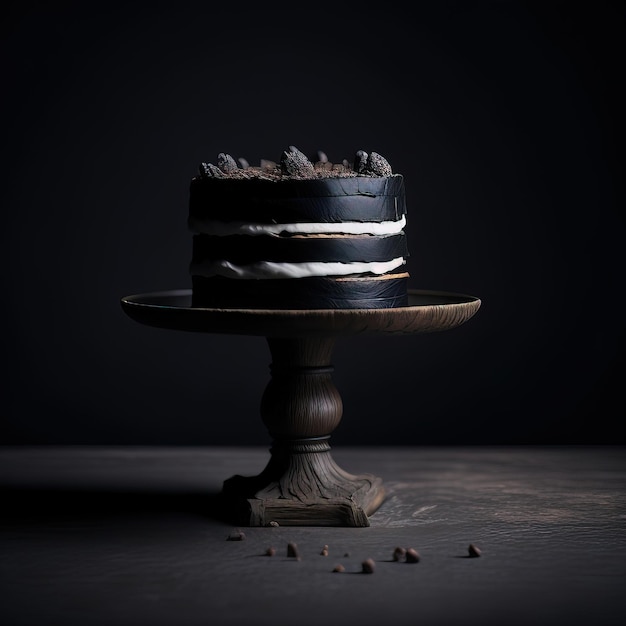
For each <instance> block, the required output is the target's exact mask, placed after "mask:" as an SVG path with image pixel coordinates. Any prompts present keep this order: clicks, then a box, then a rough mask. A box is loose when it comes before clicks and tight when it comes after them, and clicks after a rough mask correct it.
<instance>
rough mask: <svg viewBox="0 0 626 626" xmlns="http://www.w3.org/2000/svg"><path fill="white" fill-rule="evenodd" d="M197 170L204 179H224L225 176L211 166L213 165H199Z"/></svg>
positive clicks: (215, 166)
mask: <svg viewBox="0 0 626 626" xmlns="http://www.w3.org/2000/svg"><path fill="white" fill-rule="evenodd" d="M198 169H199V171H200V176H202V177H204V178H224V176H225V174H224V172H222V170H221V169H220V168H219V167H217V165H213V163H200V167H199V168H198Z"/></svg>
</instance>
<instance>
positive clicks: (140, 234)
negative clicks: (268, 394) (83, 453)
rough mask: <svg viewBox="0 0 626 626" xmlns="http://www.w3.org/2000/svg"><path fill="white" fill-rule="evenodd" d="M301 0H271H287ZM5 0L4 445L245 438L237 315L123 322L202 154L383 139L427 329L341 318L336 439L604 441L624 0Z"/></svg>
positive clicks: (613, 356) (163, 273) (166, 242)
mask: <svg viewBox="0 0 626 626" xmlns="http://www.w3.org/2000/svg"><path fill="white" fill-rule="evenodd" d="M296 6H297V7H298V8H294V7H296ZM400 6H401V5H398V6H394V5H393V4H391V3H380V4H379V5H376V4H371V3H366V4H365V6H361V7H358V8H355V5H353V3H337V2H325V3H319V2H318V3H313V4H311V3H306V4H304V3H298V4H297V5H296V3H292V4H291V5H289V4H285V5H281V4H280V3H276V2H271V3H269V2H257V3H254V4H246V3H242V2H228V3H226V2H224V3H219V2H201V3H200V2H198V3H196V2H175V3H174V2H172V3H169V4H159V3H146V4H141V3H124V4H123V5H116V4H111V3H97V4H94V3H87V4H84V3H73V2H61V3H57V4H56V5H54V4H52V3H43V2H40V3H38V2H31V3H28V4H27V3H8V4H5V8H4V9H2V11H3V12H4V14H3V18H2V22H1V24H2V25H1V39H2V66H3V70H2V75H3V78H2V105H1V106H2V119H3V122H4V130H5V132H4V140H3V144H4V150H3V162H2V178H3V182H2V186H1V189H2V196H1V200H2V215H3V228H2V230H1V233H2V275H3V286H4V289H3V303H2V330H3V333H2V342H3V361H4V364H5V373H4V375H3V383H4V384H3V387H4V391H3V393H2V429H1V438H2V442H3V443H8V444H47V443H68V444H74V443H86V444H99V443H107V444H109V443H114V444H127V443H132V444H214V443H220V444H253V443H254V444H257V443H260V444H264V443H269V442H268V435H267V432H266V431H265V428H264V426H263V424H262V422H261V420H260V416H259V402H260V398H261V394H262V392H263V389H264V387H265V384H266V383H267V381H268V378H269V371H268V365H269V351H268V349H267V346H266V344H265V340H264V339H263V338H259V337H237V336H219V335H197V334H191V333H184V332H181V331H166V330H160V329H155V328H149V327H145V326H142V325H140V324H137V323H135V322H133V321H131V320H130V319H129V318H128V317H126V316H125V315H124V313H123V311H122V309H121V307H120V298H121V297H122V296H125V295H129V294H134V293H141V292H147V291H158V290H166V289H177V288H188V287H190V280H189V277H188V274H187V265H188V262H189V259H190V252H191V235H190V233H189V232H188V231H187V227H186V218H187V198H188V185H189V180H190V178H191V177H192V176H193V175H194V174H195V172H196V170H197V167H198V164H199V163H200V162H201V161H213V162H215V160H216V156H217V154H218V153H219V152H222V151H224V152H228V153H230V154H232V155H234V156H237V157H238V156H243V157H245V158H247V159H248V160H249V161H250V162H252V163H254V162H258V160H259V159H261V158H269V159H273V160H277V159H279V157H280V154H281V152H282V151H283V150H284V149H285V148H287V146H289V145H296V146H297V147H298V148H300V149H301V150H303V151H304V152H306V153H308V154H310V155H312V154H314V153H315V151H317V150H323V151H325V152H326V153H327V154H328V156H329V158H330V159H331V160H340V159H343V158H351V157H352V155H353V154H354V152H355V151H356V150H358V149H364V150H366V151H370V150H375V151H377V152H380V153H381V154H383V155H384V156H385V157H386V158H387V159H388V160H389V161H390V163H391V165H392V166H393V168H394V171H396V172H399V173H402V174H404V175H405V178H406V187H407V194H408V210H409V224H408V227H407V235H408V238H409V245H410V250H411V257H410V259H409V266H408V268H409V271H410V272H411V278H410V286H411V287H412V288H416V289H433V290H443V291H457V292H464V293H470V294H473V295H476V296H478V297H480V298H481V300H482V307H481V309H480V311H479V312H478V313H477V315H476V316H475V317H474V318H472V319H471V320H470V321H469V322H467V323H466V324H465V325H463V326H461V327H459V328H457V329H454V330H452V331H448V332H445V333H440V334H432V335H419V336H410V337H395V336H394V337H351V338H342V339H340V340H339V341H338V343H337V346H336V349H335V353H334V365H335V368H336V370H335V383H336V385H337V387H338V388H339V390H340V392H341V394H342V397H343V400H344V417H343V420H342V423H341V425H340V426H339V428H338V429H337V430H336V431H335V434H334V437H333V442H334V443H335V444H378V443H384V444H395V443H397V444H433V445H434V444H464V443H468V444H491V443H494V444H496V443H522V444H524V443H601V444H605V443H606V444H608V443H624V442H625V441H624V426H623V418H624V402H623V363H624V361H623V355H624V306H623V303H624V299H623V291H624V280H623V276H624V274H623V263H622V261H623V255H622V247H623V243H624V199H625V196H624V176H623V174H624V169H623V168H624V158H623V151H624V132H623V131H624V120H623V111H622V107H624V104H625V100H624V97H623V94H622V92H621V88H622V86H623V82H624V42H625V39H624V34H625V33H624V20H625V16H626V12H625V8H624V3H622V2H614V3H602V2H593V3H591V2H588V3H584V4H577V3H571V2H559V3H555V2H540V3H536V4H535V3H525V2H461V3H451V2H432V3H430V2H429V3H419V2H418V3H412V4H411V7H412V8H411V11H410V13H407V12H406V10H405V9H402V8H400Z"/></svg>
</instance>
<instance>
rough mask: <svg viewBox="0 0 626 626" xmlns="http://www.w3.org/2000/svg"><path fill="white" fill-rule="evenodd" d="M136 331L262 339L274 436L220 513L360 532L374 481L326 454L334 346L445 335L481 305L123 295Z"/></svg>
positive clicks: (430, 299) (464, 300) (431, 295)
mask: <svg viewBox="0 0 626 626" xmlns="http://www.w3.org/2000/svg"><path fill="white" fill-rule="evenodd" d="M121 304H122V308H123V310H124V311H125V313H126V314H127V315H128V316H129V317H131V318H132V319H133V320H135V321H137V322H140V323H141V324H147V325H149V326H156V327H159V328H168V329H173V330H184V331H191V332H204V333H225V334H236V335H255V336H264V337H266V338H267V342H268V344H269V349H270V352H271V357H272V362H271V366H270V369H271V379H270V381H269V383H268V385H267V387H266V389H265V391H264V393H263V397H262V399H261V418H262V419H263V422H264V424H265V426H266V427H267V429H268V431H269V434H270V435H271V437H272V438H273V444H272V448H271V451H270V452H271V456H270V460H269V462H268V464H267V466H266V467H265V469H264V470H263V471H262V472H261V473H260V474H259V475H258V476H252V477H244V476H239V475H237V476H233V477H232V478H229V479H228V480H226V481H225V482H224V485H223V489H222V493H221V494H220V497H221V498H222V499H223V502H222V503H221V506H222V507H223V512H224V514H225V515H226V516H227V517H229V518H230V519H231V521H232V522H233V523H236V524H239V525H242V526H267V525H273V523H277V524H279V525H284V526H369V520H368V516H369V515H371V514H372V513H373V512H374V511H376V509H377V508H378V507H379V506H380V505H381V504H382V502H383V500H384V497H385V490H384V487H383V484H382V480H381V479H380V478H378V477H376V476H372V475H370V474H362V475H353V474H349V473H348V472H346V471H344V470H343V469H341V468H340V467H339V466H338V465H337V464H336V463H335V461H334V460H333V458H332V456H331V454H330V445H329V439H330V434H331V433H332V432H333V430H334V429H335V428H336V427H337V426H338V425H339V422H340V420H341V415H342V411H343V405H342V400H341V396H340V395H339V392H338V391H337V388H336V387H335V385H334V384H333V382H332V379H331V374H332V371H333V367H332V365H331V356H332V351H333V348H334V344H335V339H336V338H337V337H339V336H346V335H356V334H379V333H382V334H389V335H391V334H415V333H428V332H436V331H443V330H448V329H451V328H454V327H456V326H459V325H461V324H463V323H464V322H466V321H467V320H468V319H470V318H471V317H472V316H473V315H474V314H475V313H476V311H478V309H479V307H480V304H481V303H480V300H479V299H478V298H476V297H474V296H469V295H464V294H456V293H445V292H435V291H418V290H410V291H409V306H406V307H398V308H393V309H319V310H318V309H316V310H267V309H205V308H196V307H192V306H191V290H190V289H186V290H176V291H162V292H156V293H146V294H139V295H132V296H127V297H125V298H122V300H121Z"/></svg>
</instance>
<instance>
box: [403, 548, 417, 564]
mask: <svg viewBox="0 0 626 626" xmlns="http://www.w3.org/2000/svg"><path fill="white" fill-rule="evenodd" d="M419 561H420V555H419V553H418V552H417V550H415V549H414V548H409V549H408V550H407V551H406V562H407V563H419Z"/></svg>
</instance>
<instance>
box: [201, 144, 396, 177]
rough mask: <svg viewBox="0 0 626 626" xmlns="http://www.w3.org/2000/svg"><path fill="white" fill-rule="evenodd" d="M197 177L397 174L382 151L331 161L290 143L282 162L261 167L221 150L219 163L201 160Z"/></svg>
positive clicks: (218, 157)
mask: <svg viewBox="0 0 626 626" xmlns="http://www.w3.org/2000/svg"><path fill="white" fill-rule="evenodd" d="M198 170H199V171H198V174H197V175H196V176H195V177H194V179H229V180H268V181H280V180H316V179H327V178H356V177H369V178H388V177H390V176H396V174H394V173H393V170H392V168H391V165H390V164H389V162H388V161H387V159H385V157H383V156H382V155H380V154H379V153H378V152H373V151H372V152H366V151H365V150H357V151H356V153H355V154H354V158H353V160H352V161H349V160H348V159H343V160H342V162H341V163H331V162H330V161H329V160H328V157H327V156H326V154H325V153H324V152H322V151H319V150H318V152H317V154H316V155H315V157H314V158H313V159H309V158H308V157H307V156H306V155H305V154H304V153H303V152H301V151H300V150H298V148H296V147H295V146H289V148H288V149H287V150H285V151H284V152H283V153H282V155H281V157H280V160H279V161H272V160H269V159H261V162H260V164H259V165H258V166H251V165H250V164H249V163H248V161H247V160H246V159H244V158H239V159H237V160H235V159H234V158H233V157H232V156H231V155H230V154H227V153H226V152H220V153H219V154H218V155H217V163H216V164H215V165H214V164H213V163H204V162H203V163H201V164H200V166H199V168H198Z"/></svg>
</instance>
